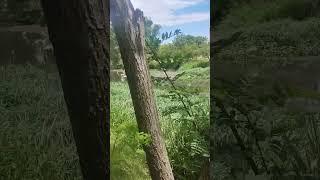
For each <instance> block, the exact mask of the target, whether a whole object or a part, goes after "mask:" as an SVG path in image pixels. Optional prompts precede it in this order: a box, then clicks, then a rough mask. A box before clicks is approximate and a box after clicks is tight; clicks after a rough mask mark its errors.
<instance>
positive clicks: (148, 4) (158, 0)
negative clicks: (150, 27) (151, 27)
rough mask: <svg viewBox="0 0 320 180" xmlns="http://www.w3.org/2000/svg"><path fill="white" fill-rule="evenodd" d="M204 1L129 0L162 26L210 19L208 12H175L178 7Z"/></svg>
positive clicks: (190, 5)
mask: <svg viewBox="0 0 320 180" xmlns="http://www.w3.org/2000/svg"><path fill="white" fill-rule="evenodd" d="M204 1H209V0H131V2H132V4H133V6H134V7H135V8H139V9H141V10H142V11H143V12H144V15H145V16H147V17H150V18H151V19H152V21H153V22H154V23H156V24H160V25H162V26H173V25H181V24H185V23H190V22H198V21H204V20H208V19H210V13H209V12H193V13H188V14H179V15H176V14H175V12H176V11H177V10H179V9H182V8H186V7H192V6H194V5H197V4H199V3H202V2H204Z"/></svg>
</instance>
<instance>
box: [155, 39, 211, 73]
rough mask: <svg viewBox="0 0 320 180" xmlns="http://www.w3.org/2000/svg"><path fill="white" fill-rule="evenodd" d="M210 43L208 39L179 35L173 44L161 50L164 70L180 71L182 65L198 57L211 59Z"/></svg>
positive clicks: (166, 45) (160, 55)
mask: <svg viewBox="0 0 320 180" xmlns="http://www.w3.org/2000/svg"><path fill="white" fill-rule="evenodd" d="M209 52H210V51H209V43H208V40H207V38H206V37H201V36H191V35H183V34H182V35H178V36H176V37H175V39H174V40H173V42H172V43H169V44H164V45H161V46H160V49H159V54H158V56H159V59H160V61H161V63H162V66H163V68H166V69H175V70H176V69H178V68H179V67H180V66H181V65H182V64H184V63H187V62H189V61H191V60H192V59H196V58H198V57H201V56H202V57H204V58H209Z"/></svg>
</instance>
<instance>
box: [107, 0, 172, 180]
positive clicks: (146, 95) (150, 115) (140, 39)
mask: <svg viewBox="0 0 320 180" xmlns="http://www.w3.org/2000/svg"><path fill="white" fill-rule="evenodd" d="M110 7H111V20H112V25H113V27H114V30H115V32H116V36H117V40H118V43H119V47H120V52H121V57H122V59H123V64H124V67H125V71H126V74H127V79H128V83H129V88H130V92H131V97H132V101H133V105H134V109H135V114H136V118H137V122H138V127H139V130H140V131H141V132H144V133H147V134H149V135H150V136H151V143H150V144H149V145H146V146H145V147H144V150H145V152H146V158H147V162H148V166H149V170H150V174H151V177H152V179H153V180H173V179H174V177H173V173H172V169H171V165H170V162H169V158H168V155H167V150H166V147H165V144H164V140H163V138H162V135H161V130H160V122H159V115H158V111H157V107H156V103H155V98H154V93H153V89H152V83H151V78H150V74H149V70H148V67H147V64H146V60H145V54H144V40H145V39H144V20H143V18H144V17H143V13H142V12H141V11H140V10H134V8H133V6H132V4H131V2H130V1H129V0H111V4H110Z"/></svg>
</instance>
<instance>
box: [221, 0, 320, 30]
mask: <svg viewBox="0 0 320 180" xmlns="http://www.w3.org/2000/svg"><path fill="white" fill-rule="evenodd" d="M316 3H317V2H316V1H315V0H272V1H264V0H255V1H242V2H241V4H239V3H235V4H234V5H232V7H231V9H230V10H229V11H228V12H229V13H228V14H227V15H226V16H225V17H224V19H223V21H222V22H221V23H220V24H219V27H217V31H221V32H223V31H226V30H227V31H229V30H230V29H238V28H243V27H249V26H252V25H256V24H259V23H264V22H269V21H273V20H279V19H285V18H290V19H293V20H302V19H305V18H308V17H312V16H316V15H317V12H318V11H319V4H316Z"/></svg>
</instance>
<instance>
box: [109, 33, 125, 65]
mask: <svg viewBox="0 0 320 180" xmlns="http://www.w3.org/2000/svg"><path fill="white" fill-rule="evenodd" d="M110 63H111V68H112V69H122V68H123V64H122V59H121V54H120V49H119V45H118V41H117V38H116V34H115V32H114V30H113V28H112V27H111V28H110Z"/></svg>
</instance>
